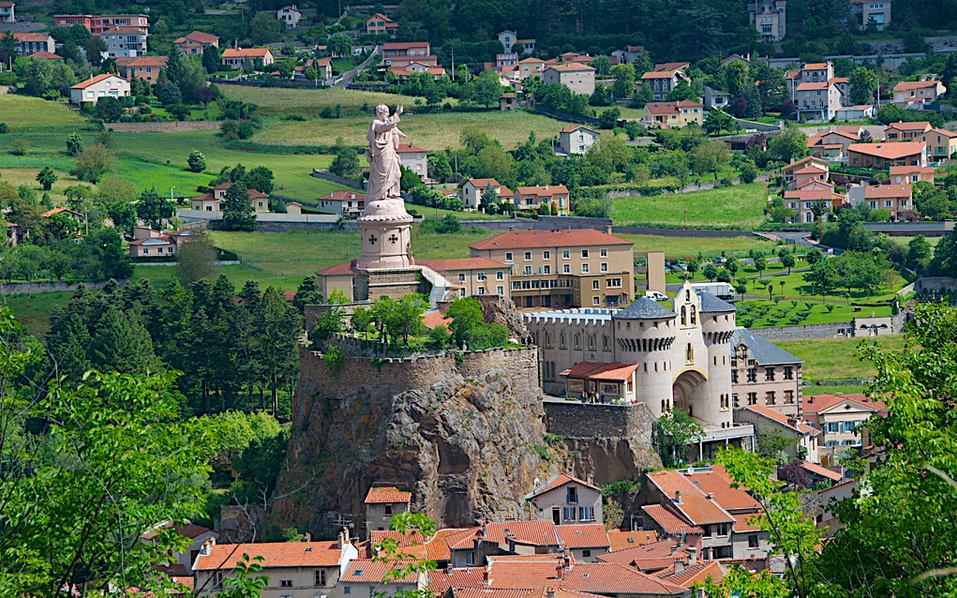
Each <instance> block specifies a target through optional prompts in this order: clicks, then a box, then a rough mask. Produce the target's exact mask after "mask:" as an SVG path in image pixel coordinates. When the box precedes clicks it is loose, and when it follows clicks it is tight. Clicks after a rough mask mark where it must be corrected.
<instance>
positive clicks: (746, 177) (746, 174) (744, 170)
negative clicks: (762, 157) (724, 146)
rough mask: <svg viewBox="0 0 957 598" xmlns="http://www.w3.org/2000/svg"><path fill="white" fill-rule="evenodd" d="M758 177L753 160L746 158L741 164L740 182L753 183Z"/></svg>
mask: <svg viewBox="0 0 957 598" xmlns="http://www.w3.org/2000/svg"><path fill="white" fill-rule="evenodd" d="M757 178H758V167H757V166H755V164H754V162H751V161H750V160H748V161H747V162H744V163H742V164H741V182H742V183H745V184H749V183H753V182H754V180H755V179H757Z"/></svg>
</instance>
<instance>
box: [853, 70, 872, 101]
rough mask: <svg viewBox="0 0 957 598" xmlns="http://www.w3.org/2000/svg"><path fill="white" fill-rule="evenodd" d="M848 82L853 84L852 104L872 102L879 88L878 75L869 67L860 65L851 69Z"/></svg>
mask: <svg viewBox="0 0 957 598" xmlns="http://www.w3.org/2000/svg"><path fill="white" fill-rule="evenodd" d="M848 82H849V84H850V86H851V93H850V97H851V103H852V104H858V105H859V104H870V103H871V102H872V101H873V99H874V91H875V90H877V75H875V74H874V71H872V70H871V69H869V68H866V67H863V66H859V67H857V68H856V69H854V70H853V71H851V75H850V77H848Z"/></svg>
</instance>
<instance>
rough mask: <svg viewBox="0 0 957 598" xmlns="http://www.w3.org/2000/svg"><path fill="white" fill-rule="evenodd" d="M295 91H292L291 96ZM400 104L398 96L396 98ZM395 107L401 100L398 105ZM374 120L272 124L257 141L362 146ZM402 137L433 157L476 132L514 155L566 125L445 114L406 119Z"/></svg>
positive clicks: (524, 115) (518, 115)
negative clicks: (532, 137)
mask: <svg viewBox="0 0 957 598" xmlns="http://www.w3.org/2000/svg"><path fill="white" fill-rule="evenodd" d="M289 91H292V90H289ZM390 97H392V98H395V97H396V96H390ZM393 102H395V100H393ZM369 120H370V119H369V117H368V116H350V117H343V118H337V119H311V120H306V121H305V122H298V121H287V120H279V119H275V118H270V119H266V122H265V125H264V127H263V129H262V130H260V131H259V132H258V133H256V134H255V135H254V136H253V138H252V141H254V142H256V143H262V144H267V145H297V146H300V145H334V144H335V142H336V139H337V138H339V137H341V138H343V139H345V140H346V142H347V143H350V144H354V145H360V144H361V143H362V142H363V141H364V140H365V136H366V133H368V129H369ZM400 126H401V128H402V131H403V132H404V133H405V134H406V135H408V136H409V142H411V143H413V144H414V145H417V146H419V147H423V148H425V149H427V150H430V151H438V150H442V149H445V148H446V147H451V148H453V149H458V148H461V147H462V144H461V136H462V131H465V130H469V129H475V130H481V131H484V132H485V133H487V134H488V136H489V137H491V138H492V139H497V140H498V141H499V142H500V143H501V144H502V147H503V148H504V149H505V150H512V149H514V148H515V147H516V146H517V145H518V144H519V143H524V142H525V141H526V140H527V139H528V134H529V133H530V132H531V131H535V136H536V137H537V138H538V139H539V140H542V139H551V138H552V137H555V136H556V135H558V132H559V131H561V129H562V128H563V127H564V126H565V125H564V124H563V123H561V122H559V121H557V120H554V119H551V118H548V117H545V116H539V115H537V114H530V113H528V112H522V111H513V112H498V111H495V112H445V113H439V114H428V115H416V114H407V115H403V116H402V124H401V125H400Z"/></svg>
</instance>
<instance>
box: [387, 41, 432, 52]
mask: <svg viewBox="0 0 957 598" xmlns="http://www.w3.org/2000/svg"><path fill="white" fill-rule="evenodd" d="M428 47H429V42H389V43H387V44H383V45H382V51H383V52H388V51H389V50H411V49H412V48H428Z"/></svg>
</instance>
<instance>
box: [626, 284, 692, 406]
mask: <svg viewBox="0 0 957 598" xmlns="http://www.w3.org/2000/svg"><path fill="white" fill-rule="evenodd" d="M676 316H677V314H675V312H673V311H671V310H670V309H668V308H667V307H663V306H661V305H659V304H658V303H656V302H654V301H652V300H651V299H649V298H647V297H640V298H638V300H637V301H635V302H634V303H632V304H631V305H629V306H628V307H626V308H624V309H621V310H618V311H617V312H615V313H614V314H613V315H612V323H613V325H614V330H615V353H616V356H617V359H618V361H620V362H622V363H636V364H638V366H639V367H638V369H637V370H636V371H635V384H636V388H635V390H636V395H637V398H638V400H639V401H642V402H644V403H645V404H646V405H648V408H649V409H651V411H652V413H654V414H655V416H656V417H657V416H660V415H661V414H662V413H664V412H665V411H668V410H669V409H671V406H672V405H671V380H672V376H673V375H674V371H673V370H674V368H673V364H672V353H673V345H674V342H675V337H676V335H677V332H678V329H677V325H676Z"/></svg>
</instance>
